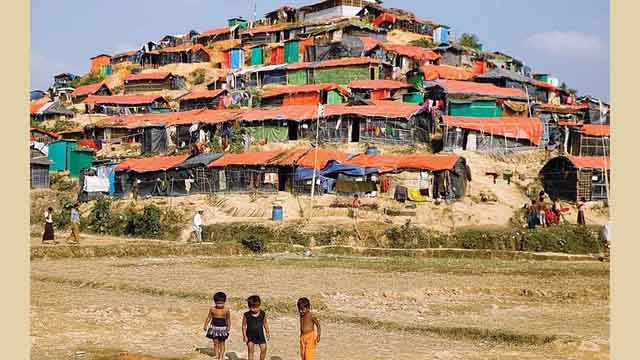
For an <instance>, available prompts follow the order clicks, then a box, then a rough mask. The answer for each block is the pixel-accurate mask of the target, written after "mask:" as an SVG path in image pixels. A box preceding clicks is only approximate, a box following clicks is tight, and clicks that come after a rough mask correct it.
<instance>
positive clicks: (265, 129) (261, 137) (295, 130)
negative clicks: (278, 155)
mask: <svg viewBox="0 0 640 360" xmlns="http://www.w3.org/2000/svg"><path fill="white" fill-rule="evenodd" d="M317 117H318V106H317V105H289V106H277V107H270V108H262V109H260V108H258V109H248V110H246V111H245V112H244V113H243V114H242V115H241V116H240V120H241V126H242V128H243V129H244V130H246V131H247V132H248V134H249V135H250V136H251V137H252V138H253V140H255V141H256V142H261V141H266V142H268V143H272V142H280V141H286V140H298V139H301V138H312V137H313V134H315V131H314V129H313V128H312V126H311V122H312V120H314V119H317Z"/></svg>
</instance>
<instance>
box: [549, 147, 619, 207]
mask: <svg viewBox="0 0 640 360" xmlns="http://www.w3.org/2000/svg"><path fill="white" fill-rule="evenodd" d="M610 168H611V161H610V159H609V158H608V157H605V156H559V157H556V158H553V159H551V160H549V161H547V163H546V164H545V165H544V166H543V167H542V169H541V170H540V174H539V175H540V179H541V181H542V185H543V186H544V191H545V192H546V193H547V194H549V196H550V197H551V198H552V199H556V198H557V199H563V200H569V201H579V200H580V199H581V198H584V199H585V200H586V201H593V200H607V199H608V194H607V193H608V187H609V186H610V184H611V170H610ZM605 172H606V173H605Z"/></svg>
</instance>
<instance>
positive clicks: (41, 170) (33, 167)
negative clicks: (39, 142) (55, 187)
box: [29, 146, 51, 189]
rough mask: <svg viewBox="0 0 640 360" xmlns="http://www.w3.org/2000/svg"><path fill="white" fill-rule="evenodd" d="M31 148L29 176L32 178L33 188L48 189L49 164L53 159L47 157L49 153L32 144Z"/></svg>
mask: <svg viewBox="0 0 640 360" xmlns="http://www.w3.org/2000/svg"><path fill="white" fill-rule="evenodd" d="M29 150H30V156H29V157H30V166H29V178H30V179H31V181H30V183H31V188H32V189H46V188H49V183H50V180H49V166H50V165H51V160H49V159H48V158H47V155H45V154H44V153H42V152H41V151H39V150H37V149H36V148H35V147H33V146H31V147H30V148H29Z"/></svg>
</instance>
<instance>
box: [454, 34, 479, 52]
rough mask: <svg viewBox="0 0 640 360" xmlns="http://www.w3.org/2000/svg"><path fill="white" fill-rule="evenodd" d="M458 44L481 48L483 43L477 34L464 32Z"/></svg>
mask: <svg viewBox="0 0 640 360" xmlns="http://www.w3.org/2000/svg"><path fill="white" fill-rule="evenodd" d="M458 45H461V46H466V47H470V48H472V49H476V50H481V49H482V44H480V39H478V36H476V35H475V34H468V33H464V34H462V36H460V39H459V40H458Z"/></svg>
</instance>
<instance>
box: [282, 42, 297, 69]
mask: <svg viewBox="0 0 640 360" xmlns="http://www.w3.org/2000/svg"><path fill="white" fill-rule="evenodd" d="M299 59H300V43H299V42H298V41H297V40H294V41H287V42H286V43H284V62H286V63H287V64H295V63H297V62H298V61H299Z"/></svg>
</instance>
